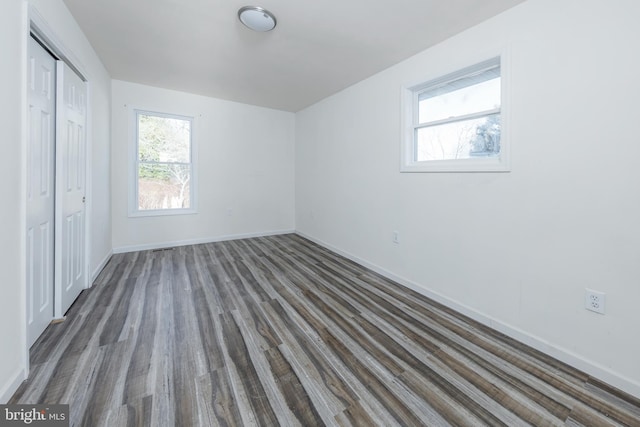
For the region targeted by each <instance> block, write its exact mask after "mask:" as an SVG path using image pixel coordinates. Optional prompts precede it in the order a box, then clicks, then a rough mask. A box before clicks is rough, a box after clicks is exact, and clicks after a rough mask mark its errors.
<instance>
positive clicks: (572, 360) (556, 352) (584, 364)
mask: <svg viewBox="0 0 640 427" xmlns="http://www.w3.org/2000/svg"><path fill="white" fill-rule="evenodd" d="M296 234H298V235H299V236H301V237H304V238H305V239H309V240H311V241H312V242H314V243H317V244H318V245H320V246H323V247H325V248H327V249H329V250H330V251H333V252H335V253H337V254H339V255H342V256H344V257H345V258H348V259H350V260H351V261H353V262H356V263H358V264H360V265H362V266H363V267H366V268H369V269H371V270H373V271H375V272H376V273H378V274H381V275H382V276H384V277H386V278H388V279H390V280H393V281H394V282H397V283H399V284H401V285H403V286H406V287H407V288H410V289H412V290H414V291H416V292H419V293H421V294H422V295H424V296H426V297H429V298H431V299H432V300H434V301H436V302H439V303H440V304H443V305H445V306H447V307H449V308H451V309H453V310H456V311H457V312H459V313H461V314H464V315H465V316H468V317H470V318H472V319H473V320H476V321H478V322H480V323H482V324H483V325H486V326H489V327H490V328H492V329H495V330H496V331H499V332H502V333H503V334H505V335H507V336H509V337H511V338H513V339H516V340H518V341H520V342H521V343H524V344H527V345H528V346H530V347H533V348H535V349H536V350H538V351H541V352H543V353H545V354H547V355H549V356H551V357H554V358H556V359H558V360H560V361H561V362H564V363H566V364H568V365H571V366H573V367H574V368H577V369H579V370H581V371H583V372H585V373H587V374H588V375H591V376H593V377H594V378H597V379H599V380H601V381H604V382H605V383H607V384H610V385H612V386H614V387H617V388H619V389H620V390H622V391H624V392H626V393H629V394H631V395H633V396H635V397H638V398H640V383H638V382H636V381H633V380H630V379H628V378H625V377H624V376H622V375H620V374H619V373H617V372H615V371H612V370H611V369H609V368H606V367H604V366H602V365H600V364H598V363H595V362H593V361H591V360H588V359H585V358H584V357H582V356H580V355H579V354H576V353H573V352H571V351H569V350H567V349H565V348H563V347H561V346H559V345H557V344H554V343H551V342H548V341H546V340H544V339H542V338H540V337H537V336H535V335H532V334H530V333H528V332H526V331H524V330H521V329H519V328H516V327H514V326H511V325H509V324H506V323H504V322H502V321H500V320H498V319H496V318H494V317H491V316H488V315H486V314H484V313H481V312H479V311H477V310H475V309H473V308H471V307H469V306H467V305H465V304H462V303H460V302H458V301H455V300H453V299H451V298H449V297H446V296H444V295H442V294H440V293H438V292H433V291H431V290H429V289H427V288H425V287H422V286H420V285H418V284H417V283H415V282H412V281H411V280H408V279H406V278H404V277H401V276H398V275H396V274H394V273H392V272H391V271H388V270H386V269H384V268H382V267H380V266H378V265H376V264H372V263H370V262H368V261H367V260H365V259H362V258H360V257H358V256H356V255H353V254H351V253H349V252H346V251H343V250H342V249H339V248H337V247H335V246H333V245H331V244H329V243H326V242H324V241H322V240H320V239H317V238H315V237H313V236H310V235H308V234H305V233H303V232H300V231H296Z"/></svg>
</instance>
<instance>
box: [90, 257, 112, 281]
mask: <svg viewBox="0 0 640 427" xmlns="http://www.w3.org/2000/svg"><path fill="white" fill-rule="evenodd" d="M112 256H113V251H109V252H108V253H107V254H106V255H105V257H104V258H102V261H100V264H98V266H97V267H96V269H95V270H93V273H91V281H90V282H89V286H93V282H95V281H96V279H97V278H98V275H99V274H100V272H101V271H102V269H103V268H104V267H105V265H107V263H108V262H109V260H110V259H111V257H112Z"/></svg>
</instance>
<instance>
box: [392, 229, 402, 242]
mask: <svg viewBox="0 0 640 427" xmlns="http://www.w3.org/2000/svg"><path fill="white" fill-rule="evenodd" d="M393 243H395V244H396V245H397V244H399V243H400V233H398V232H397V231H394V232H393Z"/></svg>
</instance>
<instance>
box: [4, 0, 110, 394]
mask: <svg viewBox="0 0 640 427" xmlns="http://www.w3.org/2000/svg"><path fill="white" fill-rule="evenodd" d="M29 5H30V6H32V12H31V16H32V17H33V16H35V15H37V16H38V18H39V19H40V22H41V23H43V24H44V25H45V26H46V27H47V29H48V31H49V32H50V34H51V35H53V36H54V38H55V40H56V41H57V42H58V43H60V45H62V46H64V48H65V50H66V51H67V52H68V53H69V54H70V57H73V59H74V60H75V61H77V63H78V65H80V68H82V69H83V70H84V71H85V72H86V74H87V76H86V77H87V78H88V79H89V82H90V92H91V95H90V96H91V108H92V115H91V118H90V128H89V135H88V141H89V143H90V144H91V150H92V153H93V159H92V164H91V168H90V170H89V171H88V180H89V181H90V184H91V188H92V194H94V195H95V200H94V201H93V203H91V201H90V206H89V209H90V212H91V216H92V218H91V219H92V220H93V221H92V224H91V236H92V240H91V246H90V247H89V253H90V260H89V270H90V273H91V272H93V271H96V270H97V269H98V267H99V265H100V263H101V262H102V260H104V259H105V257H106V256H108V254H109V253H110V251H111V228H110V202H109V139H110V136H109V133H110V117H109V114H110V104H109V100H110V92H111V89H110V78H109V75H108V73H107V72H106V70H105V68H104V67H103V66H102V63H101V62H100V60H99V59H98V57H97V55H96V54H95V52H94V51H93V49H92V48H91V45H90V44H89V42H88V41H87V39H86V38H85V37H84V35H83V33H82V31H81V30H80V28H79V27H78V26H77V24H76V22H75V21H74V20H73V18H72V16H71V15H70V13H69V12H68V10H67V8H66V6H65V5H64V3H63V2H62V1H61V0H31V1H29V2H27V1H22V0H9V1H4V2H3V5H2V13H0V51H1V52H2V55H3V67H2V69H1V70H0V93H2V96H1V97H0V117H1V120H2V122H1V123H2V132H3V133H2V135H3V138H4V142H3V144H2V147H3V155H2V156H1V159H0V200H2V202H3V206H4V208H3V209H2V210H0V230H1V231H0V235H1V236H2V237H1V238H2V245H0V271H2V282H1V285H2V298H0V342H2V346H1V350H0V402H4V401H6V400H7V399H9V398H10V397H11V395H12V394H13V392H14V391H15V389H16V387H17V386H18V385H19V384H20V382H21V381H22V380H23V379H25V375H26V372H27V369H28V368H27V348H26V345H27V344H26V334H25V332H26V329H25V326H24V325H25V307H26V304H25V299H24V298H25V282H24V280H25V277H24V265H25V259H24V258H25V249H24V239H23V236H24V232H23V231H24V203H25V201H24V194H25V192H24V178H25V176H24V170H25V169H24V165H25V159H24V147H25V143H26V83H25V82H26V80H25V76H26V58H27V53H26V46H27V37H28V31H29V30H28V29H29V24H28V22H29V16H30V15H29V12H28V6H29Z"/></svg>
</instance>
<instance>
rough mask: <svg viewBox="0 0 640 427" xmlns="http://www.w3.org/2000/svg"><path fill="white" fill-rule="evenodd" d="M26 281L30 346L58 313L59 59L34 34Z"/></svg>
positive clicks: (30, 75) (31, 45) (30, 77)
mask: <svg viewBox="0 0 640 427" xmlns="http://www.w3.org/2000/svg"><path fill="white" fill-rule="evenodd" d="M28 49H29V50H28V52H29V53H28V55H29V64H28V67H29V68H28V75H27V86H28V88H27V90H28V100H29V110H28V126H29V135H28V138H27V153H26V154H27V171H26V174H27V183H26V184H27V186H26V187H27V188H26V190H27V206H26V226H27V230H26V232H27V235H26V250H27V254H26V268H27V271H26V281H27V341H28V344H29V346H31V345H32V344H33V343H34V342H35V340H36V339H37V338H38V337H39V336H40V334H41V333H42V331H44V329H45V328H46V327H47V325H48V324H49V322H50V321H51V319H53V315H54V296H53V291H54V227H55V224H54V206H55V179H54V178H55V137H56V129H55V124H56V111H55V109H56V61H55V59H53V57H52V56H51V55H50V54H49V53H48V52H47V51H46V50H45V49H44V48H43V47H42V46H40V45H39V44H38V42H36V41H35V40H34V39H33V38H31V37H30V38H29V45H28Z"/></svg>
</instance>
